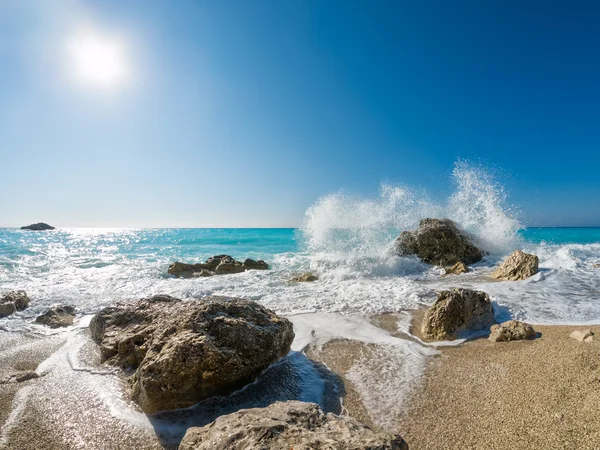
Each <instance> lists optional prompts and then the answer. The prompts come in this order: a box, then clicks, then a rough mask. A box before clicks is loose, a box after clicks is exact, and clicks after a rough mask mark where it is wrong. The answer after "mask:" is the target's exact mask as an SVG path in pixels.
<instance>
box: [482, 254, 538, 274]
mask: <svg viewBox="0 0 600 450" xmlns="http://www.w3.org/2000/svg"><path fill="white" fill-rule="evenodd" d="M538 264H539V259H538V257H537V256H536V255H530V254H529V253H525V252H522V251H521V250H515V251H514V252H512V253H511V254H510V255H508V256H507V258H506V259H505V260H504V261H503V262H502V264H500V266H499V267H498V268H497V269H496V270H494V271H493V272H492V274H491V277H492V278H495V279H497V280H502V281H517V280H525V279H526V278H529V277H530V276H532V275H535V274H536V273H537V272H538Z"/></svg>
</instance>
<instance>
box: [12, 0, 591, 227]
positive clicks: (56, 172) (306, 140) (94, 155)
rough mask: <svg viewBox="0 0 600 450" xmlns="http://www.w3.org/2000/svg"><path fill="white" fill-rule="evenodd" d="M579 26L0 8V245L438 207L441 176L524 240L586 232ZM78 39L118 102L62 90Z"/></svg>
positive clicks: (161, 7)
mask: <svg viewBox="0 0 600 450" xmlns="http://www.w3.org/2000/svg"><path fill="white" fill-rule="evenodd" d="M598 23H600V5H598V4H597V3H596V4H594V2H566V1H565V2H547V1H544V2H537V1H536V2H534V1H525V2H523V1H488V2H481V1H452V2H448V1H423V2H404V1H393V2H384V1H376V2H367V1H365V2H361V1H351V2H347V1H344V2H334V1H309V0H306V1H252V2H250V1H235V2H233V1H211V2H205V1H196V0H190V1H183V0H177V1H166V0H163V1H155V0H139V1H133V0H132V1H127V2H122V1H118V0H103V1H99V0H97V1H90V0H87V1H73V0H53V1H52V2H48V1H44V0H37V1H34V0H24V1H19V2H13V1H10V0H0V68H1V71H0V165H1V167H2V171H1V173H2V181H3V185H4V194H3V195H1V196H0V226H19V225H23V224H25V223H30V222H33V221H39V220H44V221H47V222H49V223H53V224H55V225H58V226H132V227H136V226H297V225H300V224H301V222H302V219H303V215H304V212H305V211H306V209H307V208H308V207H309V206H310V205H311V204H313V203H314V202H315V201H316V200H317V199H318V198H319V197H321V196H323V195H325V194H328V193H330V192H335V191H338V190H340V189H343V190H344V191H346V192H350V193H357V194H359V195H364V196H370V195H375V194H376V193H377V191H378V189H379V185H380V183H381V182H392V183H401V184H406V185H409V186H412V187H414V188H425V189H427V191H428V192H429V193H430V195H432V196H433V197H439V198H443V197H445V196H447V195H448V193H449V192H451V190H452V186H451V184H450V181H449V180H450V178H449V177H450V173H451V171H452V166H453V164H454V163H455V161H456V160H457V159H459V158H460V159H466V160H470V161H474V162H476V163H478V164H483V165H484V166H486V167H489V168H490V169H491V170H492V171H494V172H495V173H497V174H498V177H499V181H500V182H501V183H503V184H504V185H505V187H506V189H507V191H508V193H509V194H510V197H509V201H510V203H512V204H514V205H516V206H517V208H518V209H520V210H521V211H522V221H523V222H524V223H525V224H528V225H542V226H553V225H556V226H560V225H566V226H593V225H599V226H600V151H599V150H600V126H599V125H600V82H599V81H600V59H599V58H598V55H600V28H599V27H598ZM82 27H83V28H85V29H93V30H94V33H95V34H96V35H99V36H102V39H104V40H105V41H106V40H112V41H114V42H118V43H119V51H120V52H121V55H122V57H123V61H124V64H125V65H126V67H127V73H128V75H127V79H126V80H125V81H121V82H119V83H115V85H114V86H111V87H109V88H106V87H99V86H94V85H93V83H87V84H86V83H84V82H78V81H76V80H74V77H73V73H72V72H73V71H74V70H75V69H74V66H73V64H74V63H73V61H72V58H71V59H69V57H68V55H67V53H66V51H65V48H66V47H67V44H68V43H69V42H71V40H72V39H73V36H74V35H77V30H80V29H82ZM103 42H104V41H103ZM99 70H101V71H102V70H104V69H103V68H102V67H100V68H99ZM88 81H89V80H88Z"/></svg>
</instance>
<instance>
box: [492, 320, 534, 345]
mask: <svg viewBox="0 0 600 450" xmlns="http://www.w3.org/2000/svg"><path fill="white" fill-rule="evenodd" d="M533 338H535V330H534V329H533V327H532V326H531V325H529V324H528V323H525V322H520V321H518V320H509V321H507V322H503V323H501V324H500V325H492V327H491V328H490V336H489V338H488V339H489V340H490V341H492V342H510V341H519V340H523V339H533Z"/></svg>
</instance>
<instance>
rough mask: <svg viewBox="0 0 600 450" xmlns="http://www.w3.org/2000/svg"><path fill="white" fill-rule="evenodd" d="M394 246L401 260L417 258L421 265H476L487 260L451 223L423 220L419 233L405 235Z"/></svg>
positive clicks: (403, 233) (408, 232)
mask: <svg viewBox="0 0 600 450" xmlns="http://www.w3.org/2000/svg"><path fill="white" fill-rule="evenodd" d="M395 245H396V251H397V253H398V254H399V255H400V256H407V255H417V256H418V257H419V259H420V260H421V261H423V262H426V263H428V264H434V265H438V266H450V265H453V264H455V263H457V262H459V261H460V262H463V263H465V264H473V263H476V262H478V261H480V260H481V258H483V256H484V252H483V251H482V250H480V249H479V248H477V247H476V246H475V245H474V244H473V242H472V241H471V238H470V237H469V236H467V234H466V233H464V232H462V231H460V230H459V229H458V228H457V227H456V225H455V224H454V222H452V221H451V220H450V219H423V220H421V222H420V223H419V229H418V230H415V231H403V232H402V233H401V234H400V236H399V237H398V238H397V239H396V244H395Z"/></svg>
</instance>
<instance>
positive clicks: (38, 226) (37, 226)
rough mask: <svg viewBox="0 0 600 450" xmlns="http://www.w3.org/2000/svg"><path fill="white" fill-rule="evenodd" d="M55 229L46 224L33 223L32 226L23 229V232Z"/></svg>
mask: <svg viewBox="0 0 600 450" xmlns="http://www.w3.org/2000/svg"><path fill="white" fill-rule="evenodd" d="M54 229H55V228H54V227H53V226H50V225H48V224H47V223H44V222H40V223H33V224H31V225H26V226H24V227H21V230H31V231H47V230H54Z"/></svg>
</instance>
